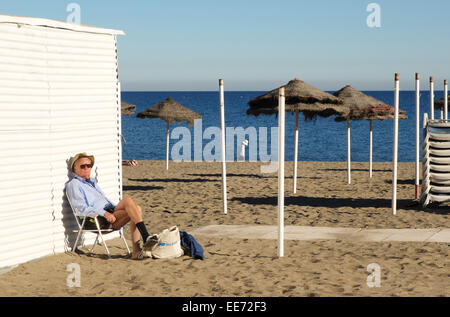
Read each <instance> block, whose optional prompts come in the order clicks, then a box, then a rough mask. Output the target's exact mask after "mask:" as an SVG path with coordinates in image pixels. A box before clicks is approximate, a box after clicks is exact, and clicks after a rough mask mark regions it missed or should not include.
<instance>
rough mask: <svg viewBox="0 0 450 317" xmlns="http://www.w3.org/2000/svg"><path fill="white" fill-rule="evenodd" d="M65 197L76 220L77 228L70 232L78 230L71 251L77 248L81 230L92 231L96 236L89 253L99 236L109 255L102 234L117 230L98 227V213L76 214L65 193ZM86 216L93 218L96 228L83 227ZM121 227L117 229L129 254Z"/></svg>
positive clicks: (109, 255)
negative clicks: (88, 214) (89, 214)
mask: <svg viewBox="0 0 450 317" xmlns="http://www.w3.org/2000/svg"><path fill="white" fill-rule="evenodd" d="M66 197H67V200H68V201H69V205H70V208H71V209H72V212H73V215H74V217H75V220H76V222H77V225H78V230H72V232H78V235H77V239H76V240H75V243H74V244H73V247H72V252H75V250H76V249H77V244H78V241H79V240H80V237H81V234H82V233H83V232H92V233H97V236H96V238H95V242H94V244H93V245H92V248H91V249H90V250H89V253H91V252H92V251H93V250H94V248H95V246H96V244H97V241H98V237H100V239H101V243H103V245H104V247H105V250H106V253H107V254H108V257H111V254H110V253H109V249H108V246H107V245H106V241H105V239H104V238H103V234H108V233H111V232H114V231H117V230H114V229H100V225H99V223H98V219H97V217H98V215H91V216H80V215H78V214H77V213H76V212H75V210H74V209H73V208H72V204H71V202H70V199H69V197H68V196H67V195H66ZM80 218H83V219H82V220H81V219H80ZM88 218H93V219H94V221H95V225H96V227H97V229H84V225H85V223H86V220H87V219H88ZM80 222H81V223H80ZM123 228H124V227H122V228H120V229H119V230H118V231H119V234H120V237H121V238H122V240H123V242H124V243H125V247H126V248H127V251H128V254H131V252H130V248H129V247H128V243H127V240H126V239H125V236H124V234H123Z"/></svg>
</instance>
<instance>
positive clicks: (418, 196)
mask: <svg viewBox="0 0 450 317" xmlns="http://www.w3.org/2000/svg"><path fill="white" fill-rule="evenodd" d="M419 129H420V79H419V73H416V166H415V169H416V180H415V199H416V200H419V198H420V185H419V177H420V175H419V151H420V141H419V136H420V130H419Z"/></svg>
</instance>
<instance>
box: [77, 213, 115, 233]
mask: <svg viewBox="0 0 450 317" xmlns="http://www.w3.org/2000/svg"><path fill="white" fill-rule="evenodd" d="M97 220H98V225H99V226H100V230H105V229H111V228H110V225H111V224H110V223H109V221H108V220H106V218H105V217H102V216H98V217H97ZM81 221H83V220H81ZM83 229H85V230H97V225H96V224H95V219H94V218H91V217H88V218H87V219H86V222H85V223H84V227H83Z"/></svg>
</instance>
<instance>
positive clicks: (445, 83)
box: [444, 79, 448, 120]
mask: <svg viewBox="0 0 450 317" xmlns="http://www.w3.org/2000/svg"><path fill="white" fill-rule="evenodd" d="M444 119H445V120H448V81H447V79H446V80H444Z"/></svg>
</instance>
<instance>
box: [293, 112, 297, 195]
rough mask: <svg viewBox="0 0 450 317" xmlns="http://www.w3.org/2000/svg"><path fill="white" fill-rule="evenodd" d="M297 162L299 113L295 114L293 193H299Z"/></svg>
mask: <svg viewBox="0 0 450 317" xmlns="http://www.w3.org/2000/svg"><path fill="white" fill-rule="evenodd" d="M297 160H298V111H296V112H295V133H294V185H293V186H294V188H293V193H294V194H295V193H296V192H297Z"/></svg>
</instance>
